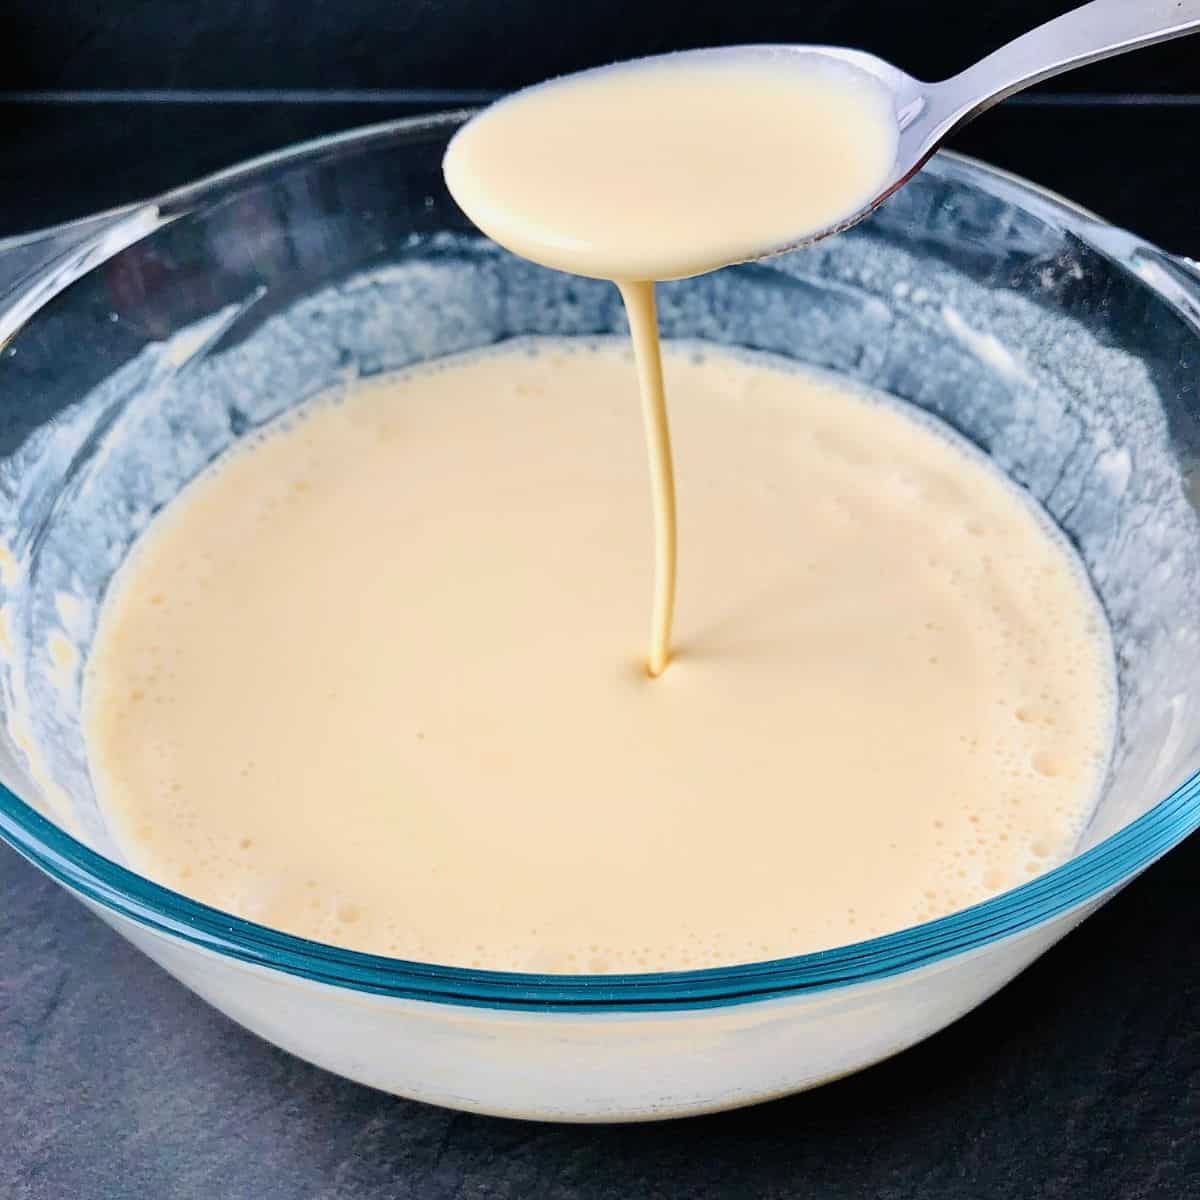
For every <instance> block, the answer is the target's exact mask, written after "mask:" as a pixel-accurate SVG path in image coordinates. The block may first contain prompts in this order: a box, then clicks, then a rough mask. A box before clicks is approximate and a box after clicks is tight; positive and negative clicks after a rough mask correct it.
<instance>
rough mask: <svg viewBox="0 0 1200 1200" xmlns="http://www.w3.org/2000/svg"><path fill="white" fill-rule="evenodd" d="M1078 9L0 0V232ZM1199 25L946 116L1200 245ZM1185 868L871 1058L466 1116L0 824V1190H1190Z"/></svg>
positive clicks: (1147, 226)
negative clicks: (681, 77) (734, 1100)
mask: <svg viewBox="0 0 1200 1200" xmlns="http://www.w3.org/2000/svg"><path fill="white" fill-rule="evenodd" d="M1138 2H1139V0H1128V3H1130V4H1135V3H1138ZM1070 7H1071V5H1070V4H1069V3H1058V2H1055V3H1048V2H1039V0H992V2H991V3H967V2H964V0H924V2H918V0H891V2H888V0H874V2H872V0H859V2H858V3H852V2H851V0H808V2H805V0H789V2H788V3H776V2H772V0H722V2H717V0H695V2H692V3H687V2H684V0H638V2H633V0H608V2H602V0H574V2H571V0H557V2H554V0H441V2H438V0H342V2H338V0H192V2H191V3H185V2H182V0H154V2H151V0H110V2H109V3H107V4H104V3H96V2H95V0H91V2H89V3H85V2H84V0H48V2H43V3H34V2H33V0H16V2H15V3H14V2H13V0H8V2H7V3H6V4H5V9H4V12H3V15H2V16H0V237H2V236H4V235H5V234H11V233H16V232H18V231H20V230H28V229H34V228H38V227H41V226H44V225H47V224H50V223H52V222H54V221H58V220H65V219H67V218H70V217H73V216H79V215H83V214H84V213H87V212H92V211H95V210H97V209H100V208H103V207H107V206H110V205H114V204H118V203H121V202H124V201H127V200H132V199H135V198H138V197H140V196H144V195H149V194H152V193H154V192H156V191H158V190H160V189H162V188H166V187H169V186H172V185H175V184H180V183H183V182H186V181H188V180H189V179H192V178H194V177H196V176H197V175H200V174H203V173H206V172H208V171H212V170H214V169H217V168H219V167H221V166H225V165H228V164H229V163H231V162H234V161H237V160H238V159H240V158H243V157H246V156H247V155H250V154H255V153H260V152H262V151H265V150H270V149H273V148H276V147H278V146H281V145H284V144H286V143H288V142H291V141H295V140H298V139H301V138H306V137H312V136H315V135H317V134H320V133H325V132H329V131H332V130H335V129H341V128H346V127H349V126H352V125H355V124H365V123H367V122H371V121H377V120H383V119H386V118H388V117H391V116H395V115H402V114H407V113H414V112H420V111H426V110H430V109H435V108H438V107H447V106H457V105H458V104H460V103H462V102H464V101H469V100H471V99H473V98H474V99H478V98H480V97H481V96H482V95H484V94H488V93H492V92H495V91H497V90H503V89H507V88H511V87H514V86H518V85H521V84H524V83H529V82H532V81H534V80H536V79H540V78H543V77H545V76H547V75H551V74H555V73H559V72H562V71H568V70H572V69H575V68H578V67H583V66H588V65H592V64H595V63H599V62H603V61H606V60H610V59H614V58H620V57H628V56H632V55H637V54H647V53H655V52H659V51H665V50H672V49H682V48H685V47H688V46H699V45H715V44H721V43H730V42H752V41H807V42H821V41H825V42H831V43H840V44H848V45H854V46H860V47H863V48H866V49H869V50H873V51H875V52H876V53H879V54H882V55H883V56H885V57H887V58H890V59H892V60H893V61H894V62H896V63H897V64H898V65H900V66H902V67H904V68H906V69H908V70H910V71H911V72H913V73H914V74H916V75H918V76H923V77H926V78H937V77H940V76H944V75H948V74H951V73H953V72H954V71H956V70H958V69H961V68H962V67H964V66H966V65H967V64H968V63H969V62H970V61H971V60H972V59H973V58H976V57H978V56H980V55H982V54H984V53H986V52H987V51H988V50H989V49H991V48H993V47H994V46H996V45H998V44H1000V43H1001V42H1003V41H1004V40H1006V39H1008V38H1010V37H1012V36H1015V35H1016V34H1018V33H1020V32H1022V31H1023V30H1024V29H1025V28H1028V27H1030V26H1032V25H1034V24H1036V23H1038V22H1039V21H1042V20H1046V19H1048V18H1049V17H1051V16H1054V15H1057V14H1058V13H1061V12H1064V11H1066V10H1067V9H1068V8H1070ZM1198 55H1200V38H1197V39H1196V40H1195V41H1188V40H1184V41H1180V42H1176V43H1174V44H1171V45H1167V46H1162V47H1157V48H1155V49H1152V50H1147V51H1143V52H1141V53H1139V54H1137V55H1132V56H1129V57H1127V58H1124V59H1121V60H1118V61H1115V62H1110V63H1106V64H1100V65H1097V66H1095V67H1092V68H1089V69H1087V70H1082V71H1079V72H1076V73H1073V74H1070V75H1067V76H1064V77H1061V78H1059V79H1056V80H1051V81H1048V82H1047V83H1046V84H1044V85H1043V86H1042V87H1041V88H1039V89H1036V90H1035V91H1034V92H1033V93H1030V94H1028V95H1026V96H1024V97H1018V98H1016V99H1015V100H1013V101H1009V102H1008V103H1006V104H1005V105H1003V106H1002V107H1001V108H999V109H997V110H995V111H993V112H991V113H989V114H987V115H985V116H984V117H983V118H981V119H980V120H979V121H978V122H976V123H975V124H973V125H972V126H970V127H968V128H967V129H966V130H965V131H963V132H962V133H961V134H960V135H959V136H958V137H957V138H956V145H957V146H958V147H959V148H960V149H962V150H965V151H967V152H969V153H973V154H976V155H978V156H980V157H983V158H986V159H988V160H990V161H993V162H995V163H997V164H999V165H1002V166H1006V167H1008V168H1010V169H1012V170H1015V171H1018V172H1020V173H1022V174H1025V175H1028V176H1030V177H1032V178H1034V179H1037V180H1038V181H1040V182H1042V183H1045V184H1047V185H1049V186H1051V187H1053V188H1055V189H1056V190H1059V191H1061V192H1063V193H1065V194H1067V195H1069V196H1071V197H1073V198H1075V199H1077V200H1079V201H1081V202H1082V203H1084V204H1087V205H1088V206H1089V207H1091V208H1093V209H1095V210H1097V211H1098V212H1100V213H1102V214H1103V215H1105V216H1107V217H1109V218H1110V219H1113V220H1115V221H1117V222H1118V223H1121V224H1124V225H1127V226H1129V227H1131V228H1134V229H1136V230H1138V231H1139V232H1141V233H1143V234H1144V235H1146V236H1148V237H1150V238H1151V239H1153V240H1156V241H1158V242H1160V243H1161V244H1163V245H1165V246H1166V247H1167V248H1168V249H1171V250H1175V251H1179V252H1185V253H1191V254H1193V255H1196V256H1197V257H1200V220H1198V219H1197V209H1198V207H1200V201H1198V191H1200V189H1198V180H1197V163H1198V161H1200V157H1198V156H1197V153H1196V151H1197V147H1198V144H1200V138H1198V135H1200V57H1198ZM1198 880H1200V841H1198V840H1197V839H1196V838H1193V839H1192V840H1191V841H1190V842H1188V843H1186V844H1185V845H1184V846H1182V847H1180V848H1178V849H1177V850H1176V851H1174V852H1173V853H1172V855H1171V856H1170V857H1169V858H1168V859H1167V860H1165V861H1164V862H1163V863H1161V864H1159V865H1158V866H1156V867H1154V868H1152V869H1151V870H1150V871H1149V872H1148V873H1147V874H1146V875H1145V876H1144V877H1143V878H1142V879H1140V880H1138V881H1137V882H1136V883H1135V884H1133V885H1132V886H1131V887H1130V888H1129V889H1127V891H1126V892H1124V893H1123V894H1122V895H1121V896H1120V897H1118V898H1117V899H1116V900H1115V901H1114V902H1112V903H1111V904H1110V905H1109V906H1108V907H1107V908H1106V909H1105V910H1103V911H1102V912H1101V913H1100V914H1099V915H1098V916H1097V917H1095V918H1093V919H1092V920H1091V921H1089V922H1088V923H1087V924H1085V925H1084V926H1083V927H1082V928H1081V929H1080V930H1079V931H1078V932H1077V933H1075V934H1073V935H1072V936H1071V937H1070V938H1068V939H1067V941H1066V942H1065V943H1064V944H1063V945H1062V946H1060V947H1059V948H1057V949H1056V950H1055V951H1053V952H1052V953H1051V954H1050V955H1048V956H1047V957H1046V958H1044V959H1043V960H1042V961H1040V962H1039V963H1038V964H1037V965H1036V966H1035V967H1033V968H1032V969H1031V970H1030V971H1029V972H1028V973H1027V974H1026V975H1025V976H1023V977H1022V978H1021V979H1020V980H1018V981H1017V982H1016V983H1015V984H1013V985H1012V986H1010V987H1009V988H1008V989H1006V990H1005V991H1004V992H1002V993H1001V994H1000V995H999V996H998V997H997V998H995V999H994V1000H992V1001H991V1002H989V1003H988V1004H986V1005H985V1006H984V1007H983V1008H982V1009H980V1010H979V1011H977V1012H976V1013H974V1014H972V1015H971V1016H969V1017H968V1018H966V1019H965V1020H963V1021H962V1022H960V1023H959V1024H957V1025H956V1026H954V1027H952V1028H951V1029H949V1030H947V1031H946V1032H944V1033H942V1034H940V1035H938V1036H937V1037H935V1038H933V1039H931V1040H930V1041H929V1042H927V1043H925V1044H924V1045H922V1046H920V1047H918V1048H916V1049H915V1050H912V1051H910V1052H908V1053H907V1054H904V1055H902V1056H900V1057H899V1058H897V1059H895V1060H893V1061H892V1062H890V1063H886V1064H884V1065H882V1066H880V1067H877V1068H874V1069H873V1070H871V1071H868V1072H865V1073H863V1074H861V1075H859V1076H856V1077H854V1078H851V1079H848V1080H845V1081H843V1082H841V1083H837V1084H834V1085H831V1086H830V1087H827V1088H823V1089H820V1090H818V1091H817V1092H814V1093H811V1094H808V1095H805V1096H799V1097H796V1098H793V1099H791V1100H785V1101H781V1102H778V1103H775V1104H771V1105H767V1106H764V1107H761V1108H757V1109H752V1110H747V1111H745V1112H741V1113H735V1114H729V1115H726V1116H719V1117H710V1118H703V1119H698V1120H693V1121H686V1122H681V1123H675V1124H671V1125H665V1126H643V1127H629V1128H609V1129H594V1128H567V1127H555V1126H529V1125H521V1124H517V1123H514V1122H506V1121H498V1120H490V1119H487V1118H480V1117H471V1116H464V1115H461V1114H452V1113H447V1112H443V1111H441V1110H437V1109H432V1108H428V1107H425V1106H422V1105H417V1104H411V1103H407V1102H404V1101H400V1100H396V1099H393V1098H391V1097H386V1096H382V1095H380V1094H377V1093H373V1092H370V1091H367V1090H366V1089H364V1088H360V1087H357V1086H355V1085H353V1084H349V1083H346V1082H345V1081H342V1080H339V1079H337V1078H335V1077H333V1076H330V1075H327V1074H325V1073H323V1072H320V1071H318V1070H316V1069H314V1068H311V1067H308V1066H306V1065H305V1064H303V1063H300V1062H298V1061H297V1060H295V1059H292V1058H290V1057H288V1056H287V1055H285V1054H283V1053H281V1052H279V1051H277V1050H275V1049H273V1048H272V1047H269V1046H267V1045H265V1044H264V1043H262V1042H260V1041H258V1040H257V1039H255V1038H253V1037H251V1036H250V1035H248V1034H245V1033H243V1032H242V1031H240V1030H238V1029H237V1028H236V1027H234V1026H233V1025H231V1024H230V1023H229V1022H228V1021H226V1020H225V1019H224V1018H222V1017H220V1016H218V1015H217V1014H216V1013H215V1012H214V1011H213V1010H211V1009H209V1008H208V1007H206V1006H205V1005H204V1004H202V1003H201V1002H200V1001H199V1000H197V999H195V998H194V997H192V996H191V995H190V994H189V993H187V992H185V991H184V990H183V989H182V988H180V987H179V986H178V985H176V984H174V983H173V982H172V981H171V980H170V979H168V978H167V977H166V976H165V975H163V974H162V973H161V972H160V971H159V970H158V969H157V968H155V967H154V966H152V965H151V964H150V963H149V962H148V961H147V960H145V959H143V958H141V957H140V956H139V955H137V954H136V953H135V952H134V951H132V950H131V949H130V948H129V947H127V946H126V945H125V944H124V943H122V942H120V941H119V940H118V939H117V938H116V937H115V936H114V935H112V934H111V933H110V932H109V931H108V930H107V929H106V928H105V927H104V926H102V925H100V924H99V922H97V921H96V920H95V919H94V918H92V917H90V916H88V915H87V914H85V912H84V911H83V910H82V909H81V908H80V907H79V906H78V905H77V904H76V903H75V902H74V901H73V900H71V899H70V898H69V897H68V896H67V895H66V894H65V893H63V892H61V891H60V890H59V889H57V888H56V887H55V886H54V885H52V884H50V883H49V882H48V881H47V880H45V879H43V878H42V877H40V876H38V875H37V874H36V873H35V872H34V871H33V870H32V869H31V868H29V867H28V866H27V865H26V864H24V863H23V862H22V861H21V860H19V859H18V858H17V857H16V856H15V855H13V854H12V853H11V852H9V851H7V850H3V849H0V1149H2V1151H3V1153H0V1200H10V1198H11V1200H76V1198H78V1200H135V1198H136V1200H175V1198H177V1197H178V1198H181V1200H191V1198H193V1197H195V1198H197V1200H199V1198H204V1200H226V1198H228V1200H243V1198H244V1200H259V1198H264V1200H265V1198H268V1197H270V1198H280V1200H293V1198H300V1197H303V1198H306V1200H307V1198H309V1197H311V1198H313V1200H377V1198H378V1200H384V1198H388V1200H390V1198H393V1197H396V1198H399V1197H419V1198H421V1200H424V1198H426V1197H429V1198H439V1197H447V1198H450V1197H464V1198H467V1197H534V1198H539V1200H540V1198H542V1197H546V1198H558V1197H563V1198H566V1197H605V1198H612V1200H640V1198H642V1197H650V1198H657V1197H663V1198H667V1197H670V1198H674V1197H679V1198H680V1200H691V1198H697V1197H708V1196H714V1197H715V1196H720V1197H780V1198H782V1197H805V1198H806V1200H807V1198H811V1200H860V1198H861V1200H943V1198H947V1200H1010V1198H1011V1200H1031V1198H1033V1197H1037V1198H1038V1200H1043V1198H1044V1200H1059V1198H1067V1200H1075V1198H1076V1197H1078V1198H1079V1200H1106V1198H1108V1197H1114V1198H1120V1200H1160V1198H1162V1200H1176V1198H1178V1200H1196V1198H1198V1197H1200V1131H1198V1130H1197V1119H1198V1118H1200V959H1198V957H1197V954H1196V947H1197V943H1198V941H1200V916H1198V914H1200V908H1198V906H1197V882H1198Z"/></svg>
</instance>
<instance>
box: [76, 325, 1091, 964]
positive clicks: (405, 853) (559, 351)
mask: <svg viewBox="0 0 1200 1200" xmlns="http://www.w3.org/2000/svg"><path fill="white" fill-rule="evenodd" d="M666 380H667V385H668V388H669V390H670V393H671V396H672V399H673V405H674V419H675V441H676V456H677V469H678V473H679V481H680V499H681V504H680V512H679V523H680V534H681V537H682V540H683V542H684V544H685V545H687V546H688V547H690V551H689V553H688V554H687V555H686V556H685V557H684V558H683V559H682V560H681V569H680V579H679V582H680V589H679V614H678V623H677V636H676V640H675V650H674V658H673V661H672V663H671V666H670V669H669V670H667V671H666V672H665V673H664V674H663V675H661V676H660V677H659V678H657V679H652V678H650V677H649V676H648V675H647V673H646V671H645V669H644V654H645V651H644V645H643V644H642V640H641V638H640V636H639V632H640V630H641V629H642V627H643V621H644V602H645V596H646V594H647V592H648V590H649V587H650V580H651V575H652V557H651V555H650V553H649V551H650V544H649V538H648V536H647V534H648V530H647V522H646V513H645V511H644V508H645V503H644V500H645V488H646V476H647V467H646V462H645V453H644V449H643V447H642V446H641V445H640V444H639V438H638V435H637V427H636V421H635V420H633V421H631V419H630V418H631V413H632V412H633V410H634V409H635V408H636V405H637V390H636V389H637V384H636V377H635V373H634V371H633V365H632V363H631V361H630V356H629V351H628V349H627V347H626V346H625V345H624V344H622V343H620V342H599V343H590V342H581V341H567V340H551V341H537V342H524V343H516V344H510V345H509V346H507V347H500V348H497V349H495V350H492V351H488V352H486V353H480V354H477V355H473V356H468V357H463V358H458V359H448V360H447V359H444V360H441V361H439V362H437V363H433V364H429V365H428V366H426V367H422V368H416V369H413V370H411V371H410V372H407V373H405V374H402V375H397V376H391V377H386V378H381V379H378V380H375V381H371V382H364V383H361V384H359V385H357V387H356V388H355V389H354V390H352V391H351V392H350V393H349V394H346V395H344V396H342V395H339V396H337V397H331V398H330V399H328V400H326V401H318V402H315V403H312V404H310V405H308V406H307V407H306V408H305V409H303V410H302V412H301V413H300V415H298V416H294V417H290V418H288V419H287V420H286V421H285V422H284V423H282V424H280V425H278V426H277V427H275V428H273V429H271V430H270V431H269V432H267V433H266V434H265V435H261V436H258V437H256V438H254V439H252V440H251V441H250V442H249V443H248V444H246V445H244V446H242V447H240V448H237V449H235V450H234V451H232V452H230V453H229V454H227V455H226V456H225V457H224V458H222V459H221V460H219V461H218V462H217V463H216V464H214V466H213V467H211V468H210V469H209V470H208V471H207V472H206V473H205V474H203V475H202V476H201V477H199V478H198V479H197V480H195V481H194V482H193V483H192V484H191V485H190V486H189V487H188V488H186V489H185V490H184V492H182V493H181V494H180V496H179V497H177V498H176V499H175V500H174V501H173V502H172V503H171V504H170V505H168V507H167V508H166V509H165V510H164V511H163V512H162V513H161V514H160V515H159V516H158V517H157V518H156V519H155V520H154V522H152V524H151V526H150V527H149V529H148V530H147V532H146V533H145V534H144V535H143V536H142V538H141V539H140V541H139V542H138V544H137V545H136V546H135V548H134V551H133V552H132V554H131V555H130V557H129V558H128V560H127V561H126V563H125V564H124V566H123V567H122V568H121V569H120V571H119V572H118V575H117V576H116V578H115V580H114V583H113V585H112V587H111V589H110V593H109V596H108V598H107V601H106V605H105V608H104V611H103V614H102V618H101V623H100V628H99V631H98V634H97V637H96V639H95V642H94V646H93V650H92V653H91V656H90V660H89V665H88V673H87V681H86V691H85V707H86V714H85V715H86V722H87V738H88V746H89V755H90V764H91V769H92V773H93V777H94V779H95V780H96V783H97V787H98V790H99V798H100V801H101V804H102V806H103V808H104V810H105V812H106V813H107V814H108V816H109V819H110V820H111V822H112V824H113V827H114V830H115V832H116V834H117V837H118V840H119V842H120V844H121V845H122V847H123V848H124V850H125V852H126V854H127V856H128V858H129V861H130V863H131V865H132V866H133V867H134V868H135V869H137V870H139V871H141V872H143V873H145V874H146V875H148V876H149V877H151V878H153V879H155V880H158V881H160V882H162V883H165V884H167V885H168V886H171V887H174V888H177V889H178V890H180V891H183V892H185V893H187V894H189V895H192V896H195V897H197V898H198V899H200V900H203V901H206V902H208V903H210V904H213V905H216V906H218V907H220V908H224V909H227V910H229V911H232V912H234V913H237V914H238V915H241V916H244V917H247V918H250V919H252V920H256V921H260V922H263V923H265V924H267V925H271V926H274V927H276V928H280V929H284V930H287V931H290V932H293V933H298V934H302V935H304V936H308V937H312V938H316V939H320V940H324V941H329V942H333V943H336V944H339V945H343V946H347V947H351V948H354V949H361V950H368V951H373V952H376V953H381V954H389V955H397V956H401V957H404V958H410V959H417V960H424V961H432V962H439V963H446V964H453V965H460V966H482V967H488V968H496V969H513V970H534V971H551V972H562V971H566V972H575V971H595V972H604V971H641V970H661V969H677V968H689V967H698V966H712V965H718V964H726V963H735V962H742V961H747V960H759V959H764V958H771V957H777V956H782V955H787V954H793V953H797V952H801V951H807V950H815V949H819V948H822V947H827V946H832V945H836V944H840V943H845V942H851V941H857V940H859V939H862V938H866V937H869V936H872V935H874V934H879V933H883V932H886V931H889V930H895V929H899V928H901V927H904V926H907V925H911V924H913V923H914V922H918V921H921V920H924V919H926V918H929V917H933V916H937V915H940V914H942V913H946V912H949V911H952V910H954V909H957V908H961V907H963V906H964V905H968V904H970V903H973V902H975V901H977V900H981V899H983V898H985V897H986V896H989V895H991V894H993V893H995V892H997V891H1000V890H1002V889H1005V888H1007V887H1010V886H1013V885H1014V884H1017V883H1019V882H1021V881H1023V880H1025V879H1027V878H1029V877H1030V876H1031V875H1033V874H1035V873H1038V872H1040V871H1043V870H1045V869H1047V868H1049V867H1050V866H1053V865H1054V864H1056V863H1057V862H1059V861H1061V860H1062V859H1064V858H1065V857H1067V856H1069V854H1070V853H1071V852H1072V850H1073V848H1074V846H1075V844H1076V841H1077V838H1078V835H1079V833H1080V830H1081V828H1082V826H1083V824H1084V822H1085V821H1086V819H1087V816H1088V814H1089V812H1090V809H1091V807H1092V804H1093V802H1094V800H1095V798H1096V795H1097V791H1098V789H1099V787H1100V785H1101V782H1102V779H1103V774H1104V769H1105V764H1106V760H1107V755H1108V750H1109V743H1110V738H1111V724H1112V716H1113V701H1114V690H1113V668H1112V653H1111V648H1110V644H1109V638H1108V633H1107V627H1106V625H1105V622H1104V618H1103V615H1102V613H1101V611H1100V608H1099V605H1098V603H1097V601H1096V599H1095V597H1094V595H1093V593H1092V592H1091V590H1090V587H1089V585H1088V582H1087V579H1086V577H1085V575H1084V572H1083V569H1082V567H1081V566H1080V564H1079V563H1078V561H1077V560H1076V558H1075V557H1074V555H1073V554H1072V552H1071V550H1070V548H1069V547H1068V546H1067V544H1066V542H1065V540H1064V539H1063V538H1062V537H1061V536H1060V535H1059V534H1058V532H1057V531H1056V530H1055V529H1054V528H1053V526H1052V525H1051V524H1050V523H1049V521H1048V520H1047V519H1046V518H1045V517H1044V516H1043V515H1042V514H1041V512H1040V510H1038V509H1037V508H1036V506H1035V505H1034V504H1033V503H1032V502H1031V501H1030V500H1029V499H1028V497H1027V496H1026V495H1025V494H1024V493H1023V492H1021V491H1020V490H1019V489H1017V488H1016V487H1015V486H1014V485H1013V484H1011V483H1010V482H1009V481H1008V480H1007V479H1006V478H1005V477H1004V476H1003V475H1001V474H1000V473H999V472H998V471H997V470H995V469H994V468H993V467H992V466H990V465H989V464H988V463H987V461H986V460H985V459H984V458H983V457H982V456H981V455H980V454H978V453H977V452H975V451H974V450H972V449H971V448H970V447H968V446H967V445H966V444H964V443H962V442H961V441H960V440H959V439H957V438H956V437H954V436H953V435H952V434H951V433H949V432H948V431H947V430H946V429H944V428H943V427H941V426H939V425H936V424H934V423H932V422H931V421H930V420H928V419H927V418H924V417H922V416H921V415H919V414H918V413H916V411H915V410H910V409H908V408H907V407H905V406H902V405H900V404H897V403H895V402H893V401H891V400H888V399H886V398H884V397H881V396H878V395H874V394H870V393H864V392H860V391H857V390H852V389H851V388H850V387H849V386H848V385H847V384H845V383H843V382H841V381H839V380H838V379H836V378H835V377H832V376H825V375H819V374H810V373H806V372H803V371H801V370H798V369H796V368H795V367H794V366H792V365H790V364H787V363H785V362H783V361H781V360H778V359H773V358H769V357H766V356H752V355H744V354H734V353H732V352H728V351H719V350H715V349H713V348H711V347H705V346H699V345H675V346H669V348H668V353H667V355H666Z"/></svg>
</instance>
